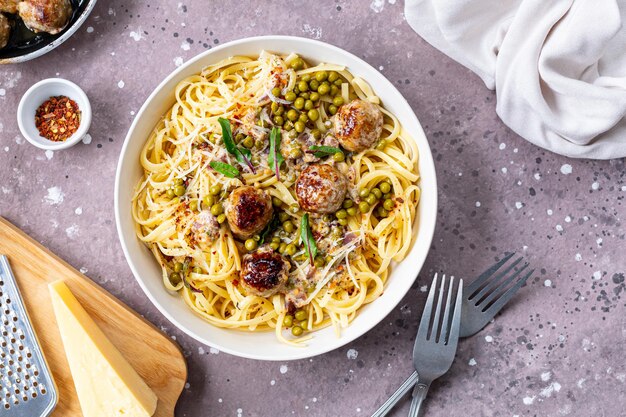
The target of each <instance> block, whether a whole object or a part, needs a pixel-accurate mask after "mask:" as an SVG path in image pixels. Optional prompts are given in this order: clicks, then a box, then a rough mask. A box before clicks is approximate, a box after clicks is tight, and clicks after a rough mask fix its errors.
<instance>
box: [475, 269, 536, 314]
mask: <svg viewBox="0 0 626 417" xmlns="http://www.w3.org/2000/svg"><path fill="white" fill-rule="evenodd" d="M522 259H524V258H522V257H519V258H517V260H515V261H514V262H513V263H512V264H511V265H509V266H507V267H506V269H505V270H504V271H502V272H500V273H499V274H498V275H497V276H496V277H495V278H493V279H490V280H489V282H487V285H485V286H484V287H483V289H481V290H480V291H479V292H478V294H476V296H474V297H472V302H474V301H475V303H474V304H475V305H478V304H479V303H480V302H481V299H482V298H483V297H484V296H485V295H486V294H488V293H490V292H491V291H492V290H493V289H494V288H496V287H497V286H498V285H499V284H498V283H499V282H500V280H501V279H502V278H503V277H505V276H506V275H507V274H508V273H509V272H511V270H512V269H513V268H515V267H516V266H517V264H519V263H520V262H521V261H522Z"/></svg>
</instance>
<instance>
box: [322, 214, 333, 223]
mask: <svg viewBox="0 0 626 417" xmlns="http://www.w3.org/2000/svg"><path fill="white" fill-rule="evenodd" d="M322 220H324V221H325V222H326V223H328V222H331V221H333V216H331V215H330V214H324V215H323V216H322Z"/></svg>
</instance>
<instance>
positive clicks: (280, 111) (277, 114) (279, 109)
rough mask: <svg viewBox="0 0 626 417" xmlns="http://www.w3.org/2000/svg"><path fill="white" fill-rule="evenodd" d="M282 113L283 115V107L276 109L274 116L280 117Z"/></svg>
mask: <svg viewBox="0 0 626 417" xmlns="http://www.w3.org/2000/svg"><path fill="white" fill-rule="evenodd" d="M283 113H285V108H284V107H283V106H280V107H278V110H276V113H275V114H276V116H282V115H283Z"/></svg>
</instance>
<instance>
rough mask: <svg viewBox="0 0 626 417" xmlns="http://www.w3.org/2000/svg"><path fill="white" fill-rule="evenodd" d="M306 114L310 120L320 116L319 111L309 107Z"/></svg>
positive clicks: (313, 120) (315, 119)
mask: <svg viewBox="0 0 626 417" xmlns="http://www.w3.org/2000/svg"><path fill="white" fill-rule="evenodd" d="M307 115H308V116H309V119H310V120H311V121H312V122H315V121H317V119H319V117H320V113H319V112H318V111H317V110H316V109H311V110H309V111H308V113H307Z"/></svg>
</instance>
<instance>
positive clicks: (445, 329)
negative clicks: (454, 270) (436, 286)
mask: <svg viewBox="0 0 626 417" xmlns="http://www.w3.org/2000/svg"><path fill="white" fill-rule="evenodd" d="M453 287H454V277H450V285H449V286H448V297H447V298H446V309H445V311H444V313H443V321H442V322H441V323H442V325H441V336H440V337H439V339H438V340H437V343H440V342H443V343H444V344H445V343H447V342H448V330H449V327H450V321H449V320H450V309H451V307H452V289H453ZM441 288H442V289H443V285H442V286H441Z"/></svg>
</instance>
